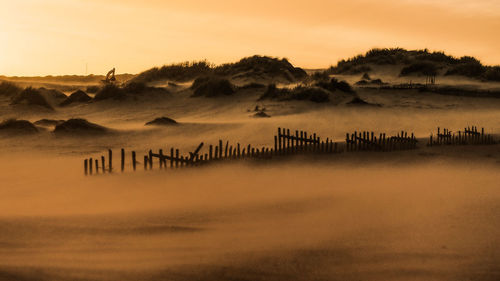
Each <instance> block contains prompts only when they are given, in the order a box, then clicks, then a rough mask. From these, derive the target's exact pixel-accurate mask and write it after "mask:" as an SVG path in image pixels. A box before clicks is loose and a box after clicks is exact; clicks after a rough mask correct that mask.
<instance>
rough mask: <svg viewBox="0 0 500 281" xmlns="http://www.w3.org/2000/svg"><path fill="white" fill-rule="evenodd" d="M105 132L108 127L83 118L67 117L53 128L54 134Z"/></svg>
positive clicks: (107, 130)
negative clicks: (67, 118)
mask: <svg viewBox="0 0 500 281" xmlns="http://www.w3.org/2000/svg"><path fill="white" fill-rule="evenodd" d="M106 132H109V129H108V128H106V127H103V126H101V125H97V124H94V123H90V122H89V121H87V120H85V119H69V120H67V121H64V122H63V123H61V124H58V125H57V126H56V127H55V129H54V133H55V134H56V135H82V134H101V133H106Z"/></svg>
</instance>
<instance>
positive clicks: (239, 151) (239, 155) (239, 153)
mask: <svg viewBox="0 0 500 281" xmlns="http://www.w3.org/2000/svg"><path fill="white" fill-rule="evenodd" d="M240 157H241V150H240V143H238V158H240Z"/></svg>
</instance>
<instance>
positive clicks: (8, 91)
mask: <svg viewBox="0 0 500 281" xmlns="http://www.w3.org/2000/svg"><path fill="white" fill-rule="evenodd" d="M22 90H23V89H21V88H20V87H19V86H17V85H16V84H14V83H11V82H7V81H2V82H1V83H0V96H7V97H13V96H16V95H18V94H19V93H20V92H21V91H22Z"/></svg>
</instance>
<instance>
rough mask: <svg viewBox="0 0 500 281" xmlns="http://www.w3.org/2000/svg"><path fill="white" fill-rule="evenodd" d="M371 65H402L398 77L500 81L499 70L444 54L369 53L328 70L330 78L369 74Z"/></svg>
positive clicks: (398, 51) (410, 52)
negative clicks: (453, 77) (331, 75)
mask: <svg viewBox="0 0 500 281" xmlns="http://www.w3.org/2000/svg"><path fill="white" fill-rule="evenodd" d="M374 65H402V66H404V68H403V70H402V72H401V75H403V76H404V75H410V74H417V75H418V74H421V75H435V74H438V73H439V71H440V70H443V72H444V75H461V76H466V77H470V78H475V79H480V80H485V81H500V66H485V65H483V64H482V63H481V62H480V61H479V60H477V59H475V58H473V57H467V56H465V57H461V58H455V57H453V56H450V55H447V54H445V53H444V52H429V50H427V49H425V50H412V51H409V50H405V49H401V48H393V49H372V50H370V51H368V52H367V53H366V54H364V55H358V56H355V57H353V58H350V59H347V60H341V61H339V62H338V63H337V65H336V66H332V67H330V69H328V71H327V72H328V73H330V74H357V73H363V72H368V71H370V69H371V67H372V66H374Z"/></svg>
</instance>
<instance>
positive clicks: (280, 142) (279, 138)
mask: <svg viewBox="0 0 500 281" xmlns="http://www.w3.org/2000/svg"><path fill="white" fill-rule="evenodd" d="M278 149H279V152H282V149H283V144H282V137H281V128H278Z"/></svg>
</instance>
